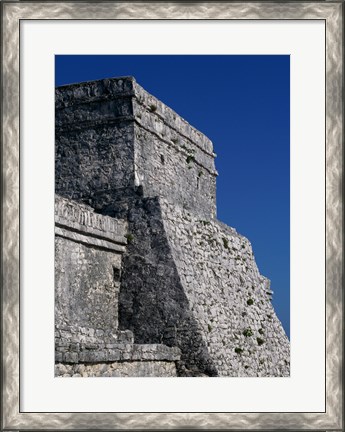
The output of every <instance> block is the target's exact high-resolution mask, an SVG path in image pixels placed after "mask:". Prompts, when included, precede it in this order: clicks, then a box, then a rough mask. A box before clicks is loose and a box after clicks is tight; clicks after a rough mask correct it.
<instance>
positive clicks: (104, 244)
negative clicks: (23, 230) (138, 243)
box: [55, 226, 126, 253]
mask: <svg viewBox="0 0 345 432" xmlns="http://www.w3.org/2000/svg"><path fill="white" fill-rule="evenodd" d="M55 235H57V236H60V237H64V238H67V239H70V240H73V241H75V242H77V243H83V244H86V245H88V246H90V245H92V246H96V247H99V248H101V249H107V250H111V251H115V252H120V253H123V252H125V250H126V248H125V246H122V245H119V244H116V243H113V242H109V241H107V240H103V239H99V238H95V237H92V236H90V235H84V234H80V233H77V232H75V231H71V230H69V229H64V228H60V227H59V226H55Z"/></svg>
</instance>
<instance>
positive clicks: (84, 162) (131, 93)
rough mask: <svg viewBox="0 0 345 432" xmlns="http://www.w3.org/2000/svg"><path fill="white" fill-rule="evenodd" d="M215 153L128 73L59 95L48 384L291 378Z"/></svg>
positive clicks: (280, 334) (285, 346)
mask: <svg viewBox="0 0 345 432" xmlns="http://www.w3.org/2000/svg"><path fill="white" fill-rule="evenodd" d="M214 158H215V154H214V152H213V146H212V143H211V141H210V140H209V139H208V138H207V137H206V136H204V135H203V134H202V133H200V132H199V131H197V130H196V129H194V128H193V127H192V126H191V125H189V124H188V123H187V122H186V121H185V120H184V119H182V118H181V117H180V116H179V115H178V114H176V113H175V112H174V111H173V110H171V109H170V108H169V107H168V106H166V105H164V104H163V103H162V102H160V101H159V100H157V99H156V98H155V97H154V96H152V95H151V94H149V93H148V92H146V91H145V90H144V89H143V88H142V87H140V86H139V85H138V84H137V83H136V81H135V80H134V78H132V77H120V78H112V79H105V80H100V81H93V82H85V83H80V84H74V85H69V86H64V87H59V88H57V89H56V164H55V165H56V173H55V178H56V194H57V197H56V220H55V222H56V317H55V322H56V375H62V376H71V375H76V376H79V375H80V376H289V373H290V348H289V341H288V339H287V337H286V335H285V332H284V330H283V328H282V326H281V323H280V322H279V320H278V318H277V316H276V314H275V312H274V310H273V307H272V304H271V296H272V292H271V290H270V283H269V281H268V280H267V279H266V278H265V277H263V276H261V275H260V273H259V271H258V268H257V266H256V263H255V260H254V256H253V252H252V248H251V245H250V242H249V241H248V240H247V239H246V238H245V237H243V236H241V235H240V234H238V233H237V232H236V231H235V230H234V229H233V228H230V227H228V226H226V225H224V224H223V223H221V222H220V221H218V220H217V219H216V176H217V171H216V169H215V164H214Z"/></svg>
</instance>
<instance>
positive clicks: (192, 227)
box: [161, 200, 290, 376]
mask: <svg viewBox="0 0 345 432" xmlns="http://www.w3.org/2000/svg"><path fill="white" fill-rule="evenodd" d="M161 211H162V219H163V221H164V228H165V231H166V235H167V238H168V241H169V246H170V248H171V253H172V256H173V259H174V262H175V264H176V267H177V270H178V274H179V276H180V281H181V284H182V286H183V292H184V293H185V294H186V297H187V299H188V304H189V308H190V310H191V312H192V315H193V318H194V320H195V321H196V323H197V326H198V329H199V331H200V333H201V334H202V337H203V340H205V345H206V347H207V350H208V352H209V354H210V356H211V358H212V360H213V362H214V364H215V367H216V369H217V373H218V375H219V376H289V374H290V360H289V359H290V344H289V340H288V338H287V337H286V334H285V332H284V330H283V328H282V325H281V323H280V321H279V320H278V318H277V316H276V315H275V312H274V310H273V307H272V303H271V300H272V295H273V292H272V291H271V289H270V282H269V280H268V279H266V278H265V277H263V276H261V275H260V273H259V271H258V268H257V265H256V263H255V259H254V256H253V251H252V247H251V244H250V242H249V241H248V239H246V238H245V237H243V236H241V235H240V234H238V233H237V232H236V231H235V230H234V229H233V228H230V227H228V226H226V225H224V224H222V223H221V222H219V221H216V220H202V219H200V218H199V217H197V216H195V215H194V214H191V213H189V212H188V211H186V210H184V209H183V208H179V207H177V206H172V205H171V204H169V203H168V202H167V201H165V200H161Z"/></svg>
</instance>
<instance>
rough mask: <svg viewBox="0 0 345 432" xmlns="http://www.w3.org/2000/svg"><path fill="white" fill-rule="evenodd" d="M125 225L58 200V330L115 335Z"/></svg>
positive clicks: (56, 280)
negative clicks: (80, 329) (75, 327)
mask: <svg viewBox="0 0 345 432" xmlns="http://www.w3.org/2000/svg"><path fill="white" fill-rule="evenodd" d="M126 233H127V223H126V222H125V221H119V220H115V219H112V218H109V217H107V216H102V215H98V214H95V213H94V212H93V209H92V208H90V207H87V206H85V205H80V204H77V203H75V202H71V201H69V200H67V199H63V198H61V197H56V200H55V235H56V240H55V320H56V325H59V326H63V325H64V326H71V325H79V326H82V327H93V328H95V329H98V328H99V329H104V328H109V329H113V330H115V329H117V324H118V295H119V288H120V276H121V254H122V253H123V252H124V250H125V245H126V243H127V240H126V237H125V234H126Z"/></svg>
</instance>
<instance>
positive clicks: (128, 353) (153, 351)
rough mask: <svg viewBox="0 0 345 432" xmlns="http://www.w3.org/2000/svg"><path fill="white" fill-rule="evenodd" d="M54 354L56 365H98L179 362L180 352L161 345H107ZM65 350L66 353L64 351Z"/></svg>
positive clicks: (65, 348)
mask: <svg viewBox="0 0 345 432" xmlns="http://www.w3.org/2000/svg"><path fill="white" fill-rule="evenodd" d="M61 348H62V349H63V351H61V350H59V351H58V350H57V351H56V352H55V362H56V363H99V362H115V361H133V360H136V361H152V360H160V361H162V360H164V361H177V360H180V357H181V351H180V349H179V348H177V347H168V346H166V345H161V344H121V343H116V344H108V348H103V349H97V348H98V346H97V344H95V345H94V349H83V350H81V351H70V350H69V347H59V348H57V349H61ZM65 350H66V351H65Z"/></svg>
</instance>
